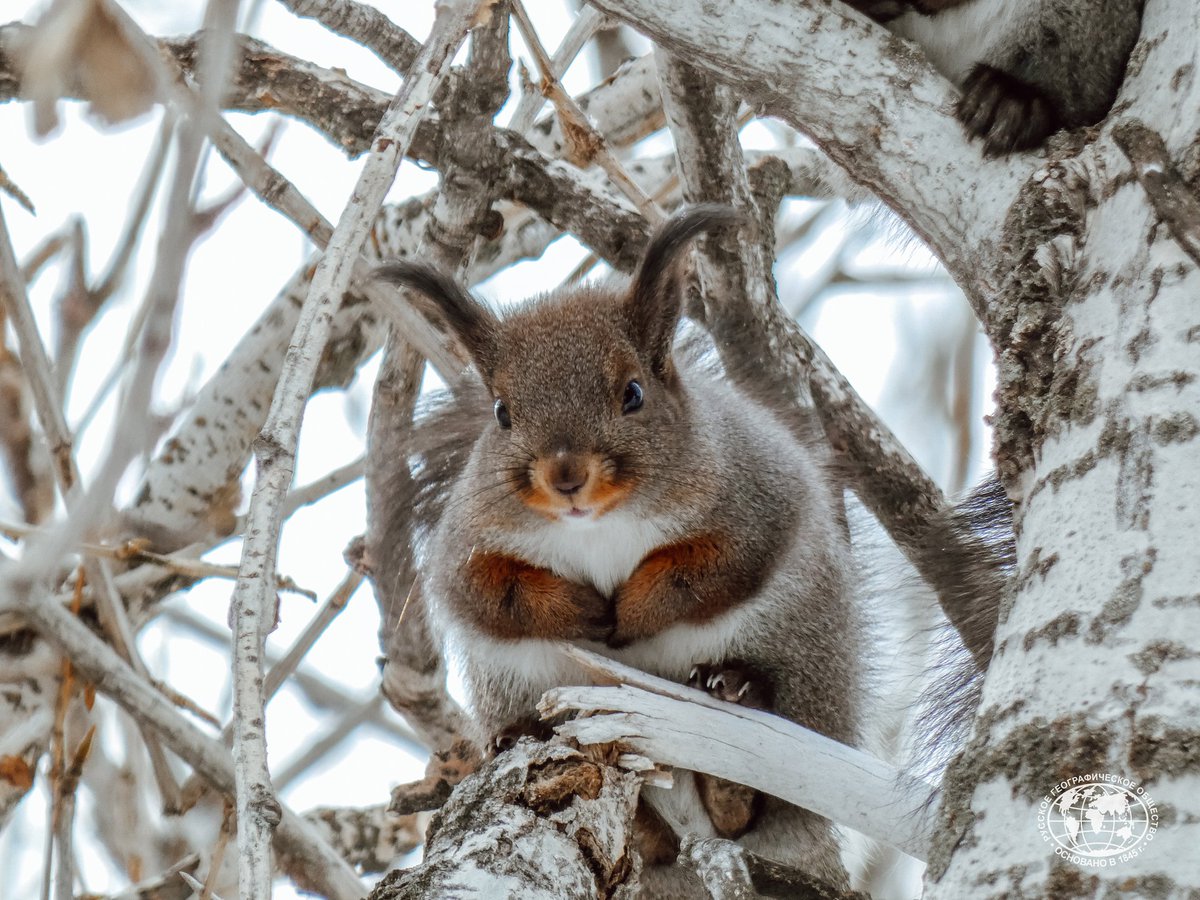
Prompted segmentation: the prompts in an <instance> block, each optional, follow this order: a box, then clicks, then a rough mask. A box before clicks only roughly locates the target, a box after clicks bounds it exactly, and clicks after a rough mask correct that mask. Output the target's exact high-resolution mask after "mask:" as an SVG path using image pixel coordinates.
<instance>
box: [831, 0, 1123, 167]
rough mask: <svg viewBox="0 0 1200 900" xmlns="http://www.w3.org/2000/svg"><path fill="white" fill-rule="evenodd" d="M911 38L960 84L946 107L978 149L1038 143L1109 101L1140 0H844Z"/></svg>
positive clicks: (1090, 119) (1007, 149) (1099, 111)
mask: <svg viewBox="0 0 1200 900" xmlns="http://www.w3.org/2000/svg"><path fill="white" fill-rule="evenodd" d="M846 2H847V3H849V5H850V6H852V7H854V8H855V9H857V10H858V11H859V12H862V13H864V14H865V15H868V16H870V17H871V18H873V19H875V20H876V21H878V22H881V23H883V24H885V25H886V26H887V27H888V28H889V29H890V30H891V31H893V32H895V33H896V34H898V35H900V36H901V37H905V38H908V39H910V40H912V41H914V42H915V43H917V44H918V45H919V46H920V47H921V48H922V49H923V50H924V51H925V53H926V55H927V56H928V57H929V60H930V62H932V63H933V65H934V66H935V67H936V68H937V69H938V70H939V71H940V72H941V73H942V74H943V75H945V76H946V77H947V78H948V79H950V80H951V81H952V82H954V83H955V84H956V85H958V86H959V87H960V88H961V89H962V92H963V93H962V97H961V98H960V99H959V101H958V105H957V108H956V110H955V112H956V114H957V116H958V119H959V120H960V121H961V122H962V123H963V125H964V126H965V128H966V130H967V133H968V134H970V135H971V136H972V137H978V138H982V140H983V148H984V153H985V154H987V155H989V156H996V155H1003V154H1006V153H1012V152H1014V151H1018V150H1028V149H1031V148H1034V147H1038V146H1040V145H1041V144H1042V143H1043V142H1044V141H1045V140H1046V138H1047V137H1049V136H1050V135H1051V134H1053V133H1054V132H1055V131H1058V130H1060V129H1063V128H1078V127H1080V126H1082V125H1094V124H1095V123H1096V122H1098V121H1100V119H1102V118H1103V117H1104V116H1105V115H1106V114H1107V112H1108V110H1109V108H1110V107H1111V106H1112V103H1113V100H1114V99H1115V98H1116V95H1117V89H1118V88H1119V87H1120V85H1121V80H1122V78H1123V77H1124V73H1125V65H1126V63H1127V62H1128V60H1129V54H1130V52H1131V51H1132V50H1133V45H1134V43H1135V42H1136V41H1137V37H1138V33H1139V32H1140V30H1141V23H1142V6H1143V3H1144V0H846Z"/></svg>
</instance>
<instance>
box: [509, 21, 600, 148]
mask: <svg viewBox="0 0 1200 900" xmlns="http://www.w3.org/2000/svg"><path fill="white" fill-rule="evenodd" d="M604 24H605V19H604V14H603V13H601V12H599V11H598V10H596V9H595V8H594V7H591V6H585V7H584V8H583V9H582V10H581V11H580V13H579V15H578V16H576V17H575V21H574V22H573V23H572V24H571V30H570V31H568V32H567V34H566V37H564V38H563V39H562V43H561V44H560V45H559V47H558V49H557V50H556V51H554V58H553V59H551V60H550V71H551V72H552V73H553V74H554V77H555V78H556V79H557V78H561V77H562V76H563V74H564V73H565V72H566V71H567V69H569V68H570V67H571V63H572V62H574V60H575V57H576V56H578V55H579V51H580V50H582V49H583V46H584V44H586V43H587V42H588V41H589V40H591V38H592V35H594V34H595V33H596V32H597V31H598V30H600V29H601V28H603V27H604ZM545 102H546V98H545V96H544V95H543V94H542V93H541V91H529V92H528V93H525V94H524V96H522V97H521V102H520V103H518V104H517V109H516V111H515V112H514V113H513V116H512V118H511V119H510V120H509V122H508V127H509V128H510V129H511V130H513V131H515V132H516V133H517V134H525V132H527V131H528V130H529V129H530V127H531V126H532V125H533V122H534V119H536V118H537V114H538V113H539V112H541V109H542V104H543V103H545Z"/></svg>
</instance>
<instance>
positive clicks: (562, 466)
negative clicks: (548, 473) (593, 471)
mask: <svg viewBox="0 0 1200 900" xmlns="http://www.w3.org/2000/svg"><path fill="white" fill-rule="evenodd" d="M586 481H587V469H585V468H584V467H583V466H577V465H572V464H571V463H570V462H568V461H566V460H564V461H563V462H561V463H559V464H558V465H557V466H555V469H554V475H553V477H552V478H551V479H550V486H551V487H552V488H554V489H555V490H556V491H558V492H559V493H560V494H562V495H563V496H564V497H570V496H571V495H572V494H575V493H577V492H578V491H579V489H580V488H581V487H583V485H584V483H585V482H586Z"/></svg>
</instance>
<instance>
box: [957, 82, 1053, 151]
mask: <svg viewBox="0 0 1200 900" xmlns="http://www.w3.org/2000/svg"><path fill="white" fill-rule="evenodd" d="M955 115H957V116H958V120H959V121H960V122H962V123H963V125H964V126H965V127H966V129H967V133H968V134H970V135H971V136H972V137H979V138H983V152H984V155H985V156H1002V155H1004V154H1005V153H1013V152H1015V151H1018V150H1028V149H1030V148H1032V147H1037V146H1040V145H1041V143H1042V142H1043V141H1044V140H1045V139H1046V138H1047V137H1049V136H1050V135H1051V134H1053V133H1054V132H1055V131H1057V130H1058V129H1059V128H1060V127H1061V125H1062V119H1061V117H1060V116H1059V114H1058V110H1057V109H1056V108H1055V106H1054V103H1053V101H1051V100H1050V98H1049V96H1047V94H1046V93H1045V92H1044V91H1043V90H1041V89H1040V88H1038V87H1035V86H1034V85H1032V84H1029V83H1028V82H1025V81H1022V80H1021V79H1020V78H1017V77H1016V76H1013V75H1009V74H1008V73H1007V72H1004V71H1001V70H1000V69H997V68H995V67H993V66H989V65H987V64H986V63H979V64H977V65H976V66H975V68H974V69H972V70H971V74H970V75H968V76H967V80H966V81H965V82H964V83H963V95H962V98H961V99H960V100H959V101H958V106H957V108H956V109H955Z"/></svg>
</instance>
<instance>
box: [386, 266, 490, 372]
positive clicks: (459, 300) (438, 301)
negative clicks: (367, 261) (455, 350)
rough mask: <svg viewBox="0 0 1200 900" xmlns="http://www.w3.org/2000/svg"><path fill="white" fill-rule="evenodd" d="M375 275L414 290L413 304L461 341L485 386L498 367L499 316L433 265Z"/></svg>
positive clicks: (391, 268)
mask: <svg viewBox="0 0 1200 900" xmlns="http://www.w3.org/2000/svg"><path fill="white" fill-rule="evenodd" d="M374 275H375V277H376V278H377V279H379V280H380V281H386V282H388V283H389V284H394V285H396V286H397V287H405V288H411V289H412V290H413V291H414V292H415V293H414V296H413V297H412V300H413V301H414V305H415V306H416V307H417V309H418V310H419V311H420V312H421V314H422V315H424V316H425V318H427V319H429V320H430V321H432V322H434V323H435V324H440V325H443V326H445V327H447V328H449V329H450V331H451V332H453V334H454V335H455V337H457V338H458V340H459V341H461V342H462V345H463V347H465V348H466V350H467V352H468V353H469V354H470V355H471V360H472V362H474V364H475V368H476V369H477V370H478V372H479V374H480V375H481V376H482V377H483V380H484V382H485V383H488V382H490V381H491V377H492V371H493V369H494V367H495V365H496V355H497V346H496V342H497V334H498V332H499V329H500V322H499V320H498V319H497V318H496V314H495V313H494V312H492V311H491V310H490V309H488V308H487V307H486V306H484V305H483V304H482V303H480V302H479V301H478V300H476V299H475V298H474V297H472V296H471V294H470V293H469V292H468V291H467V290H466V289H465V288H463V286H462V285H460V284H459V283H458V282H457V281H455V280H454V279H453V278H451V277H450V276H449V275H447V274H446V273H445V272H442V271H441V270H440V269H436V268H434V267H433V266H431V265H427V264H426V263H422V262H415V261H413V260H397V261H396V262H392V263H388V264H386V265H382V266H378V267H377V268H376V269H375V272H374Z"/></svg>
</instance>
